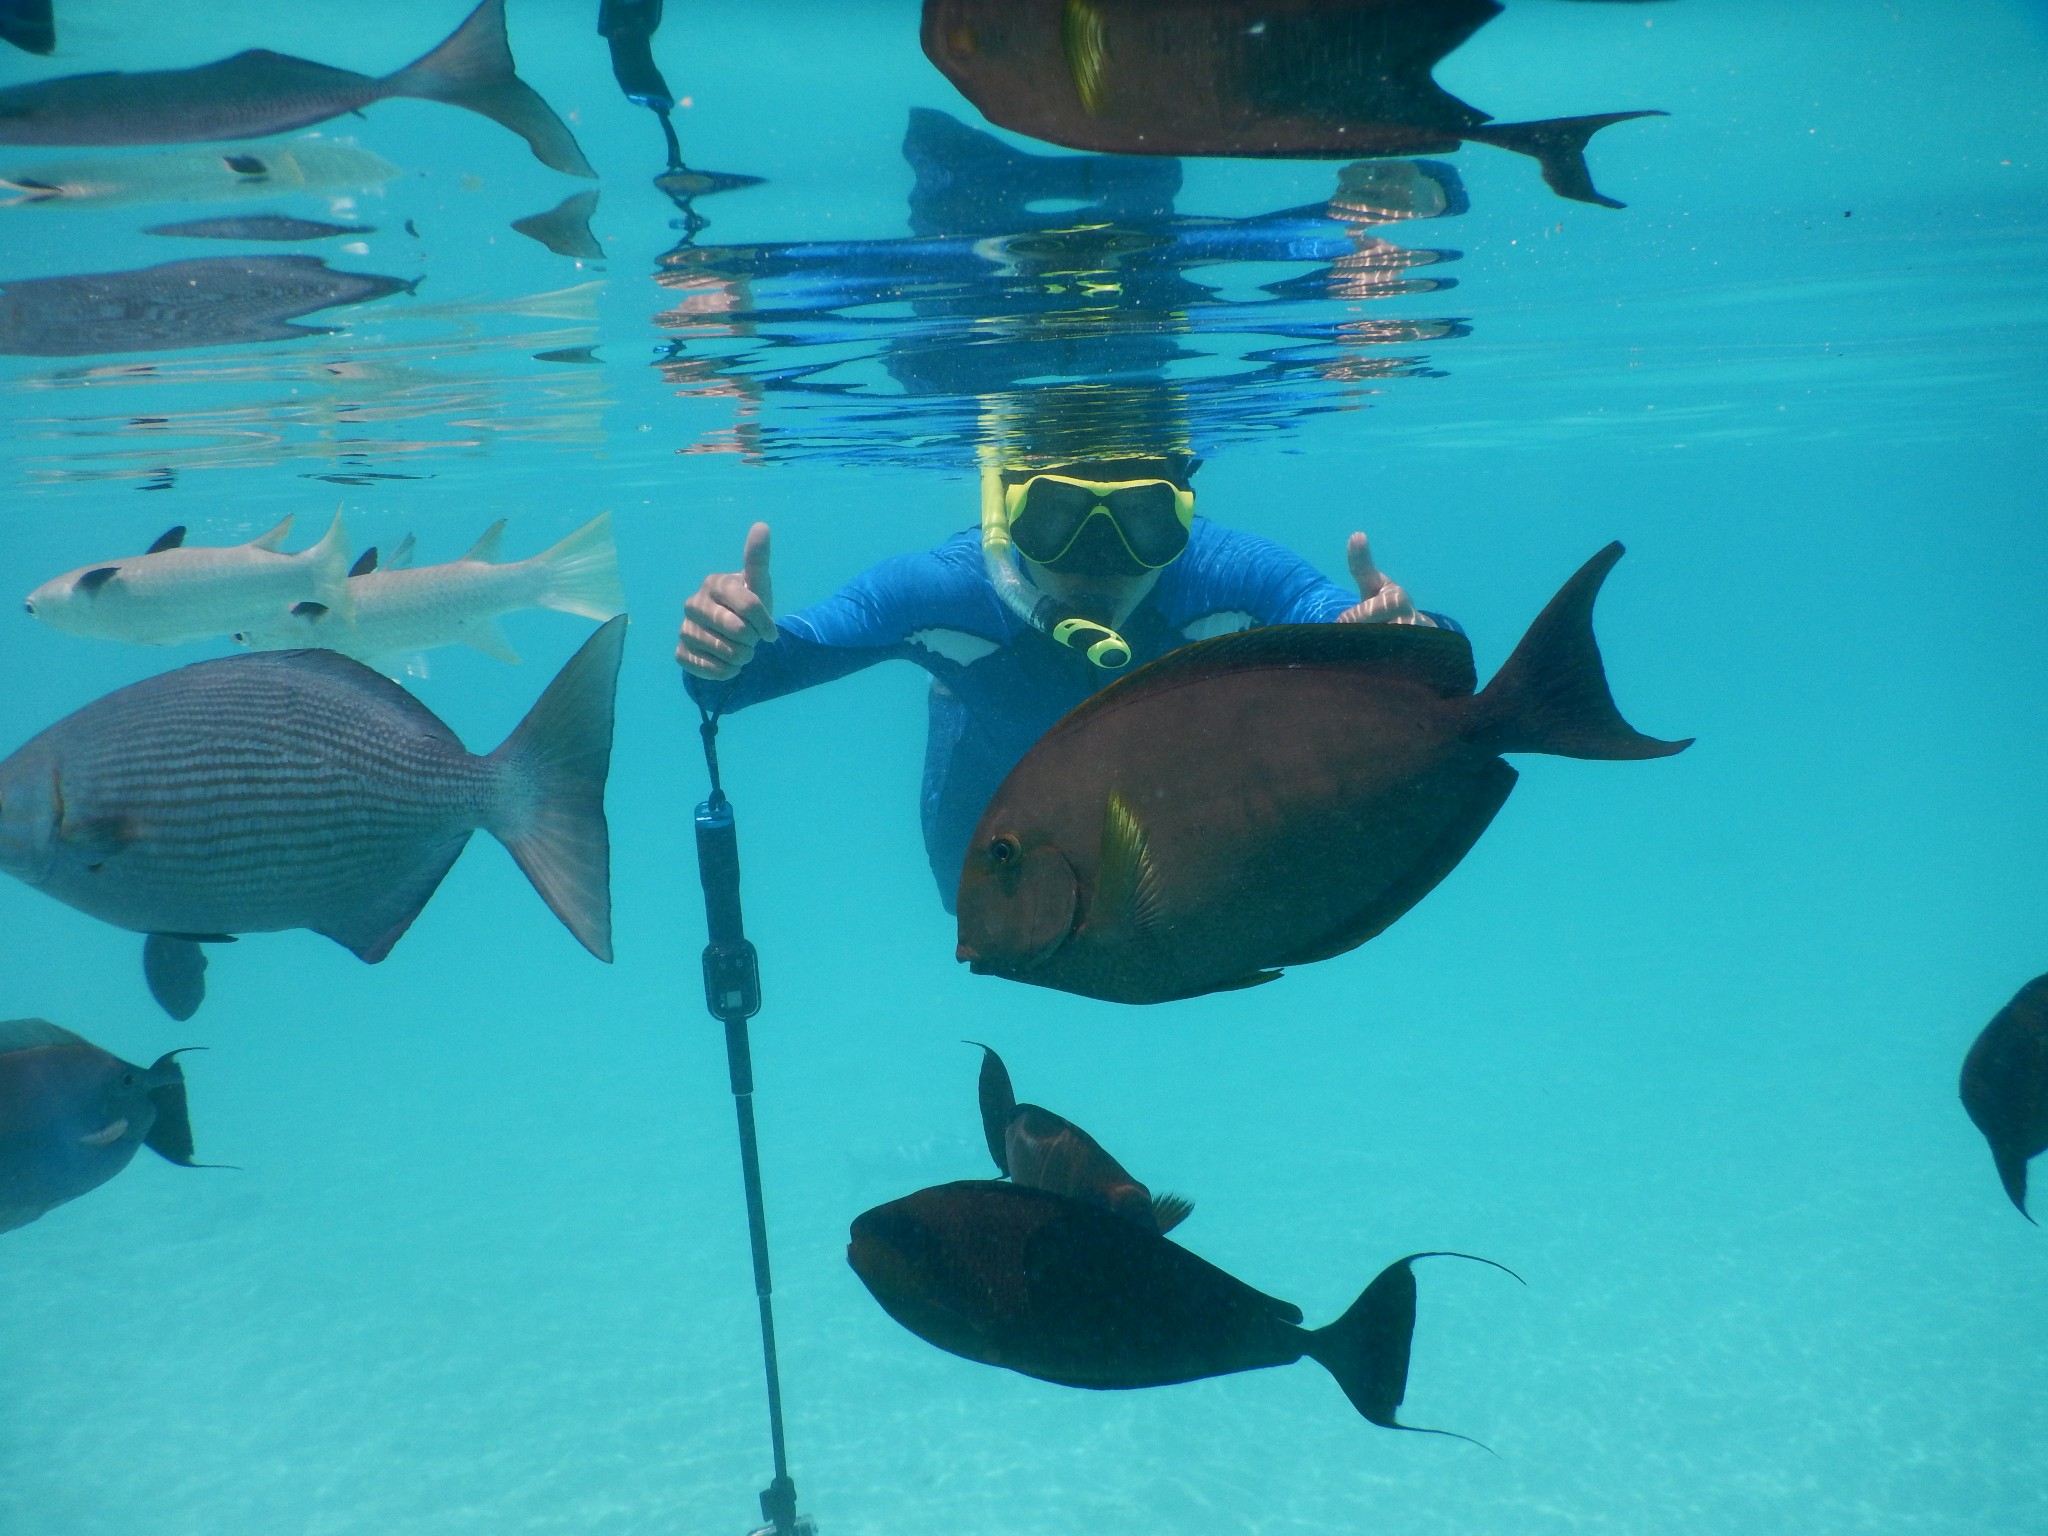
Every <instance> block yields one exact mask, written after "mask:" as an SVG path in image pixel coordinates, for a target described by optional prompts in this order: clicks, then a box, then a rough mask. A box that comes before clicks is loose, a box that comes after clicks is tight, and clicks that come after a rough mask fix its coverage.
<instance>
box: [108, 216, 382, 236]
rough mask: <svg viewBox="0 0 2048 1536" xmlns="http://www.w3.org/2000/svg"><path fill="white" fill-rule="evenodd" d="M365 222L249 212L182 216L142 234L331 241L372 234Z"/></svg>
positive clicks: (373, 232) (372, 230)
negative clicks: (245, 214)
mask: <svg viewBox="0 0 2048 1536" xmlns="http://www.w3.org/2000/svg"><path fill="white" fill-rule="evenodd" d="M376 232H377V231H376V229H375V228H374V227H373V226H372V225H369V224H324V223H322V222H321V221H320V220H318V219H294V218H288V217H286V216H285V215H284V214H281V213H258V214H251V215H250V216H249V217H248V218H245V219H186V220H185V221H184V222H183V223H180V224H153V225H151V226H150V227H149V228H148V229H145V230H144V231H143V233H144V234H145V235H177V236H179V237H181V238H183V239H186V240H332V239H333V238H334V237H335V236H336V235H374V234H375V233H376Z"/></svg>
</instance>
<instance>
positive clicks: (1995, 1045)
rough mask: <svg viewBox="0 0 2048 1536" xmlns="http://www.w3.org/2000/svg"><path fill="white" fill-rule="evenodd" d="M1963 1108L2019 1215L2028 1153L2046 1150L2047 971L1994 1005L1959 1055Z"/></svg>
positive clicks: (2035, 1154)
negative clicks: (1990, 1015) (1991, 1013)
mask: <svg viewBox="0 0 2048 1536" xmlns="http://www.w3.org/2000/svg"><path fill="white" fill-rule="evenodd" d="M1962 1092H1963V1108H1964V1109H1966V1110H1967V1111H1969V1115H1970V1119H1971V1121H1972V1122H1973V1123H1974V1124H1975V1125H1976V1127H1977V1129H1978V1130H1980V1131H1982V1132H1983V1133H1984V1139H1985V1140H1986V1141H1987V1142H1989V1143H1990V1144H1991V1160H1992V1162H1993V1163H1995V1164H1997V1166H1998V1180H1999V1182H2000V1183H2001V1184H2003V1185H2004V1186H2005V1192H2006V1194H2007V1195H2008V1196H2009V1197H2010V1198H2011V1200H2012V1203H2013V1205H2014V1206H2015V1207H2016V1208H2017V1209H2018V1211H2019V1213H2020V1214H2021V1215H2022V1216H2025V1217H2026V1218H2027V1220H2029V1221H2032V1220H2033V1219H2034V1218H2033V1216H2032V1215H2030V1214H2029V1213H2028V1211H2027V1159H2028V1158H2030V1157H2038V1156H2039V1155H2040V1154H2041V1153H2043V1152H2048V976H2036V977H2035V978H2034V979H2033V980H2032V981H2030V982H2028V983H2027V984H2026V985H2025V986H2024V987H2021V988H2020V990H2019V992H2018V994H2017V995H2016V996H2015V997H2014V998H2013V1000H2012V1001H2011V1002H2009V1003H2007V1004H2006V1005H2005V1006H2004V1007H2003V1008H2001V1009H1999V1010H1998V1013H1997V1015H1996V1016H1995V1017H1994V1018H1993V1019H1992V1020H1991V1022H1990V1023H1989V1024H1986V1025H1985V1026H1984V1033H1983V1034H1981V1035H1979V1036H1978V1037H1977V1043H1976V1044H1975V1045H1973V1046H1971V1047H1970V1054H1969V1055H1967V1056H1965V1057H1964V1058H1963V1083H1962Z"/></svg>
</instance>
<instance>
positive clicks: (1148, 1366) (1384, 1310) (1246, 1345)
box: [846, 1179, 1521, 1440]
mask: <svg viewBox="0 0 2048 1536" xmlns="http://www.w3.org/2000/svg"><path fill="white" fill-rule="evenodd" d="M1430 1258H1463V1259H1473V1258H1474V1255H1472V1254H1444V1253H1411V1254H1409V1255H1408V1256H1407V1257H1406V1258H1403V1259H1396V1260H1395V1261H1394V1262H1393V1263H1392V1264H1389V1265H1388V1266H1387V1267H1386V1268H1385V1269H1384V1270H1382V1271H1381V1272H1380V1273H1379V1275H1378V1277H1377V1278H1375V1279H1374V1280H1373V1282H1372V1284H1370V1285H1368V1286H1367V1287H1366V1288H1365V1290H1364V1292H1363V1293H1362V1294H1361V1295H1360V1296H1359V1298H1358V1300H1357V1301H1355V1302H1353V1303H1352V1305H1351V1307H1350V1309H1349V1310H1348V1311H1346V1312H1345V1314H1344V1315H1343V1316H1342V1317H1340V1318H1338V1319H1337V1321H1336V1322H1334V1323H1331V1324H1329V1325H1328V1326H1327V1327H1323V1328H1313V1329H1310V1328H1303V1327H1302V1326H1301V1309H1300V1308H1299V1307H1297V1306H1294V1305H1292V1304H1291V1303H1289V1302H1285V1301H1281V1300H1279V1299H1278V1298H1277V1297H1273V1296H1268V1295H1266V1294H1264V1293H1263V1292H1260V1291H1255V1290H1253V1289H1252V1288H1251V1287H1250V1286H1248V1285H1246V1284H1245V1283H1244V1282H1243V1281H1242V1280H1238V1279H1235V1278H1233V1277H1232V1276H1230V1275H1228V1274H1225V1273H1224V1272H1223V1271H1222V1270H1220V1269H1218V1268H1217V1267H1216V1266H1215V1265H1213V1264H1210V1263H1208V1262H1207V1261H1206V1260H1203V1259H1199V1258H1197V1257H1196V1256H1195V1255H1194V1254H1192V1253H1190V1252H1188V1250H1187V1249H1185V1248H1183V1247H1181V1246H1180V1245H1179V1244H1178V1243H1176V1242H1174V1241H1173V1240H1172V1239H1171V1238H1166V1237H1161V1236H1159V1235H1158V1234H1157V1233H1153V1232H1147V1231H1145V1230H1144V1229H1143V1228H1142V1227H1140V1226H1139V1225H1138V1224H1137V1223H1136V1222H1133V1221H1129V1220H1126V1219H1125V1218H1124V1217H1121V1216H1117V1215H1113V1214H1111V1213H1110V1212H1108V1211H1105V1210H1103V1209H1102V1208H1101V1207H1099V1206H1096V1205H1092V1204H1089V1203H1087V1202H1085V1201H1081V1200H1070V1199H1067V1198H1066V1197H1065V1196H1063V1195H1056V1194H1052V1193H1050V1192H1049V1191H1046V1190H1042V1189H1026V1188H1023V1187H1022V1186H1020V1185H1017V1184H1003V1183H998V1182H996V1181H994V1180H981V1179H967V1180H962V1181H961V1182H959V1183H956V1184H942V1185H939V1186H937V1187H936V1188H933V1189H924V1190H919V1191H918V1192H917V1193H916V1194H914V1195H907V1196H905V1197H904V1198H903V1199H901V1200H892V1201H890V1202H889V1203H888V1204H887V1205H879V1206H876V1207H875V1208H874V1209H873V1210H871V1211H866V1212H863V1213H862V1214H861V1215H859V1216H857V1217H855V1218H854V1222H853V1230H852V1234H851V1241H850V1242H849V1244H848V1246H847V1250H846V1259H847V1262H848V1263H849V1264H851V1265H852V1266H853V1272H854V1273H855V1274H857V1275H859V1276H860V1278H861V1283H862V1284H863V1285H865V1286H866V1287H867V1288H868V1290H869V1292H870V1293H871V1294H872V1295H873V1296H874V1298H875V1300H876V1301H878V1302H880V1303H881V1305H882V1310H883V1311H885V1312H887V1313H888V1314H889V1315H890V1316H891V1317H893V1318H894V1319H895V1320H896V1321H897V1322H899V1323H901V1324H902V1325H903V1326H904V1327H905V1328H908V1329H909V1330H910V1331H911V1332H912V1333H914V1334H916V1335H917V1336H918V1337H919V1338H921V1339H923V1340H924V1341H925V1342H926V1343H928V1344H935V1345H937V1346H938V1347H939V1348H940V1349H943V1350H945V1351H947V1352H948V1353H950V1354H955V1355H959V1356H961V1357H962V1358H964V1359H968V1360H976V1361H979V1362H981V1363H982V1364H984V1365H999V1366H1002V1367H1003V1368H1004V1369H1006V1370H1012V1371H1016V1372H1018V1373H1019V1374H1020V1375H1024V1376H1035V1377H1037V1378H1038V1379H1039V1380H1040V1381H1050V1382H1055V1383H1057V1384H1059V1385H1061V1386H1067V1387H1090V1388H1094V1389H1096V1390H1102V1391H1113V1390H1121V1389H1125V1388H1135V1387H1160V1386H1167V1385H1170V1384H1171V1383H1174V1382H1180V1381H1199V1380H1202V1379H1203V1378H1205V1377H1210V1376H1228V1375H1231V1374H1233V1373H1234V1372H1237V1371H1256V1370H1260V1369H1263V1368H1265V1367H1267V1366H1274V1365H1292V1364H1293V1363H1294V1362H1295V1361H1297V1360H1299V1359H1301V1358H1302V1357H1303V1356H1304V1355H1306V1356H1307V1357H1308V1358H1310V1359H1311V1360H1314V1361H1315V1362H1316V1363H1317V1364H1319V1365H1321V1366H1322V1367H1323V1368H1324V1369H1325V1370H1327V1371H1328V1372H1329V1373H1330V1374H1331V1375H1332V1376H1334V1377H1336V1378H1337V1385H1338V1386H1340V1387H1342V1388H1343V1389H1344V1395H1345V1396H1346V1397H1348V1398H1349V1399H1350V1400H1351V1404H1352V1406H1353V1407H1354V1408H1356V1409H1357V1410H1358V1411H1359V1412H1360V1413H1361V1414H1363V1415H1364V1416H1365V1417H1366V1418H1367V1419H1368V1420H1370V1421H1371V1422H1372V1423H1374V1424H1378V1425H1381V1426H1383V1427H1385V1428H1387V1429H1406V1430H1418V1426H1416V1425H1412V1424H1403V1423H1401V1422H1400V1421H1399V1419H1397V1418H1396V1417H1395V1410H1396V1409H1398V1408H1399V1407H1400V1406H1401V1400H1402V1398H1403V1397H1405V1396H1406V1395H1407V1390H1408V1351H1409V1345H1410V1343H1411V1342H1412V1340H1413V1338H1414V1333H1415V1276H1414V1274H1413V1272H1412V1271H1411V1269H1410V1266H1411V1265H1412V1264H1414V1262H1415V1261H1416V1260H1417V1259H1430ZM1474 1261H1475V1262H1477V1263H1480V1264H1488V1265H1491V1266H1492V1267H1493V1268H1495V1269H1499V1270H1502V1271H1503V1272H1504V1273H1506V1274H1509V1275H1513V1274H1514V1271H1513V1270H1510V1269H1507V1268H1506V1266H1504V1265H1500V1264H1494V1263H1493V1261H1492V1260H1491V1259H1474ZM1515 1278H1517V1279H1520V1278H1521V1277H1520V1276H1515ZM1418 1432H1420V1433H1425V1434H1451V1433H1452V1432H1451V1431H1449V1430H1418ZM1453 1438H1454V1439H1460V1440H1462V1439H1465V1438H1467V1437H1466V1436H1463V1435H1453Z"/></svg>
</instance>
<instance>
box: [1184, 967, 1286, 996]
mask: <svg viewBox="0 0 2048 1536" xmlns="http://www.w3.org/2000/svg"><path fill="white" fill-rule="evenodd" d="M1281 975H1282V972H1280V971H1278V970H1271V971H1253V972H1252V973H1251V974H1250V975H1249V976H1239V977H1237V978H1236V979H1235V980H1233V981H1220V982H1218V983H1217V984H1216V985H1215V986H1213V987H1210V988H1209V989H1208V990H1209V991H1211V992H1242V991H1243V990H1244V989H1245V988H1246V987H1263V986H1264V985H1265V984H1266V983H1267V982H1269V981H1278V980H1279V979H1280V977H1281ZM1190 995H1191V996H1192V995H1199V994H1190Z"/></svg>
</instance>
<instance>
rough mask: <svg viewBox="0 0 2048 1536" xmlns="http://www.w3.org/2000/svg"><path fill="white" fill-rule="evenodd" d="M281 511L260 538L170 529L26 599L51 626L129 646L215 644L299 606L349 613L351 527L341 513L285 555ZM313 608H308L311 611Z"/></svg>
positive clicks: (49, 583) (286, 528)
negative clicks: (216, 538) (231, 538)
mask: <svg viewBox="0 0 2048 1536" xmlns="http://www.w3.org/2000/svg"><path fill="white" fill-rule="evenodd" d="M291 527H292V520H291V518H289V517H287V518H286V519H285V520H284V521H283V522H281V523H279V524H278V525H277V526H276V527H275V528H273V529H271V530H270V532H268V533H266V534H264V535H263V536H262V537H261V538H257V539H251V540H250V541H249V542H248V543H246V544H231V545H228V546H226V547H224V548H217V547H212V546H202V545H187V544H186V543H185V530H184V529H183V528H182V527H179V528H173V529H171V530H170V532H168V533H166V534H165V535H164V536H163V537H162V538H160V539H158V540H157V541H156V543H154V544H152V545H151V546H150V547H149V549H148V550H147V551H146V552H145V553H143V554H140V555H129V556H127V557H125V558H123V559H119V560H102V561H100V562H98V563H97V564H94V565H84V566H80V567H79V568H78V569H77V570H75V571H67V572H66V573H65V574H64V575H62V576H59V577H57V578H55V579H54V580H52V581H46V582H44V583H43V584H42V585H41V586H40V587H37V588H36V589H35V591H33V592H31V593H30V594H29V595H28V602H27V608H28V611H29V613H30V614H32V615H33V616H34V617H36V618H38V619H41V620H42V621H43V622H44V623H45V624H48V625H49V626H50V627H51V628H52V629H61V630H63V631H64V632H65V633H67V634H73V635H87V636H90V637H92V638H93V639H97V640H126V641H129V642H130V643H132V644H135V645H178V644H180V643H182V642H184V641H187V640H212V639H218V638H219V637H221V636H223V635H231V634H233V633H235V631H236V630H239V629H243V628H246V627H247V626H249V625H251V624H257V623H262V622H264V621H265V620H267V619H269V618H270V617H271V616H272V615H274V614H276V613H278V612H280V611H282V610H284V609H288V608H291V607H293V606H295V605H298V604H303V603H312V604H315V605H317V606H318V607H319V608H320V609H321V610H323V611H325V612H330V613H339V614H341V615H342V616H343V618H344V621H345V620H346V617H347V614H348V611H349V585H348V532H347V530H346V529H344V528H343V527H342V522H341V513H340V512H339V511H338V510H337V511H336V512H335V514H334V521H333V523H332V524H330V525H329V527H328V529H327V533H326V536H325V537H323V538H322V539H321V540H320V542H319V543H317V544H315V545H314V546H313V547H312V548H311V549H304V550H300V551H299V552H298V553H297V554H295V555H292V554H286V553H284V551H283V549H282V547H281V546H282V545H283V544H284V541H285V535H287V534H288V533H290V532H291ZM308 611H310V610H308Z"/></svg>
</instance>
